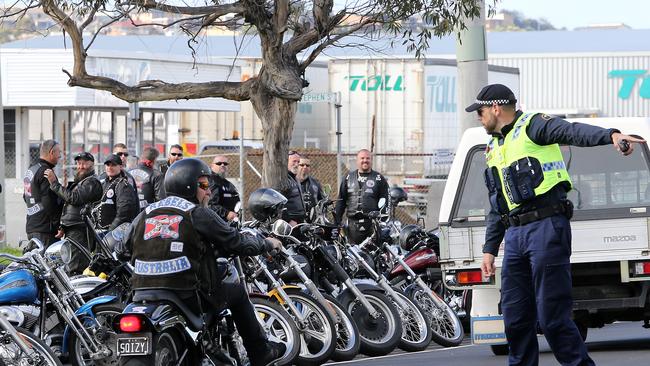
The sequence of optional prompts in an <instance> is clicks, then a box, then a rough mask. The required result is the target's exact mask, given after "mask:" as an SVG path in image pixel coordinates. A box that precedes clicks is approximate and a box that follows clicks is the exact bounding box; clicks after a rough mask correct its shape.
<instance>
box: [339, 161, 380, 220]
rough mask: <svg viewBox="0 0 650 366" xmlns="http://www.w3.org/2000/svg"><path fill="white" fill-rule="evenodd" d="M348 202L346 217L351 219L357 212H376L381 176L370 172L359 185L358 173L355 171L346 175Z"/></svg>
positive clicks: (372, 171)
mask: <svg viewBox="0 0 650 366" xmlns="http://www.w3.org/2000/svg"><path fill="white" fill-rule="evenodd" d="M346 179H347V185H348V200H347V202H346V203H347V216H348V217H353V216H354V215H355V213H357V211H362V212H363V213H364V214H366V213H368V212H371V211H376V210H377V209H378V204H379V196H380V195H379V182H381V180H382V177H381V174H379V173H377V172H376V171H374V170H371V171H370V173H369V174H368V177H367V178H366V180H365V182H363V183H359V171H358V170H355V171H353V172H350V173H348V176H347V177H346Z"/></svg>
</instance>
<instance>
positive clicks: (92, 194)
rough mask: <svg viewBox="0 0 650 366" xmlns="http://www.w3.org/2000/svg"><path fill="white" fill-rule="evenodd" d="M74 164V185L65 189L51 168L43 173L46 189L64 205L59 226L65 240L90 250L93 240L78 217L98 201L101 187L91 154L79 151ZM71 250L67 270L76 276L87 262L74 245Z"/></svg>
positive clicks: (92, 246)
mask: <svg viewBox="0 0 650 366" xmlns="http://www.w3.org/2000/svg"><path fill="white" fill-rule="evenodd" d="M74 161H75V164H76V168H77V171H76V172H75V176H74V182H72V183H68V186H67V187H65V188H63V186H61V184H60V183H59V181H58V179H57V177H56V175H55V174H54V172H53V171H52V169H47V170H46V171H45V173H44V174H45V177H47V180H48V181H49V182H50V189H51V190H52V191H53V192H54V193H56V194H57V195H58V196H59V197H60V198H61V199H62V200H63V201H64V202H65V204H64V206H63V213H62V215H61V227H62V229H63V232H64V234H65V237H66V238H67V239H72V240H74V241H75V242H76V243H77V244H80V245H82V246H84V247H85V248H86V249H88V250H90V251H92V250H93V249H94V238H93V236H91V235H90V233H89V232H88V228H87V227H86V224H85V222H84V220H83V218H82V217H81V210H82V209H83V208H84V207H86V206H90V205H92V204H94V203H96V202H97V201H99V200H100V199H101V198H102V184H101V183H100V182H99V179H97V175H95V168H94V164H95V158H94V157H93V155H92V154H91V153H89V152H85V151H84V152H81V153H79V154H78V155H77V156H75V158H74ZM71 248H72V260H71V263H69V264H68V266H67V270H68V272H69V273H71V274H73V275H74V274H79V273H81V272H82V271H83V270H84V269H85V268H86V267H87V266H88V263H89V259H88V258H86V257H85V256H84V255H83V253H81V251H79V250H78V249H77V248H76V247H75V246H74V245H73V246H71Z"/></svg>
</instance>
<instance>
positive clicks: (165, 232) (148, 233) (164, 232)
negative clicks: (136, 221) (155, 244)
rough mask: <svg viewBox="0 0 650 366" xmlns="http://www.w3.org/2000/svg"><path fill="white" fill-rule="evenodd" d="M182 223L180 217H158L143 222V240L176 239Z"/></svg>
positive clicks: (181, 217)
mask: <svg viewBox="0 0 650 366" xmlns="http://www.w3.org/2000/svg"><path fill="white" fill-rule="evenodd" d="M181 221H183V216H180V215H158V216H154V217H150V218H148V219H147V220H146V221H145V228H144V240H149V239H153V238H157V237H160V238H161V239H178V227H179V224H180V222H181Z"/></svg>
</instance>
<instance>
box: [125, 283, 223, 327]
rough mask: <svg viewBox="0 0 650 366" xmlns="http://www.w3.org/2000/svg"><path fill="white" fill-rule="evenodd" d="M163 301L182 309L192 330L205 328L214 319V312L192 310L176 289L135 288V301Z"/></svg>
mask: <svg viewBox="0 0 650 366" xmlns="http://www.w3.org/2000/svg"><path fill="white" fill-rule="evenodd" d="M143 301H149V302H163V303H171V304H172V305H173V306H174V307H176V308H177V309H178V310H180V311H181V313H182V314H183V316H184V317H185V319H186V320H187V322H188V326H189V328H190V329H191V330H192V331H195V332H198V331H200V330H202V329H203V328H204V324H205V325H210V323H211V322H212V320H213V319H214V316H213V314H210V313H205V314H203V316H201V315H200V314H197V313H195V312H194V311H192V310H191V309H190V308H189V307H188V306H187V305H186V304H185V301H183V299H181V298H180V297H179V296H178V295H177V294H176V293H175V292H174V291H170V290H163V289H151V290H135V291H134V292H133V302H143Z"/></svg>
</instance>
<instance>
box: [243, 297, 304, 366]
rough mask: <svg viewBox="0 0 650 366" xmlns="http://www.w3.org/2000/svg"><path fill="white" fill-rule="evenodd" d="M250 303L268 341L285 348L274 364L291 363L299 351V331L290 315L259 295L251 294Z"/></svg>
mask: <svg viewBox="0 0 650 366" xmlns="http://www.w3.org/2000/svg"><path fill="white" fill-rule="evenodd" d="M250 299H251V303H253V307H255V312H256V313H257V318H258V321H259V322H260V324H261V325H262V329H264V331H265V332H266V335H267V337H268V338H269V340H270V341H273V342H281V343H284V345H285V346H286V347H287V350H286V351H285V352H284V355H282V358H280V359H279V360H278V361H277V362H276V363H275V364H276V365H279V366H280V365H292V364H293V363H294V360H295V358H296V357H297V356H298V354H299V353H300V333H299V332H298V328H297V327H296V323H295V322H294V321H293V319H292V318H291V316H289V314H288V313H287V312H286V310H284V309H283V308H282V306H280V305H278V304H276V303H275V302H273V301H271V300H269V299H266V298H261V297H256V296H252V297H251V298H250Z"/></svg>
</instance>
